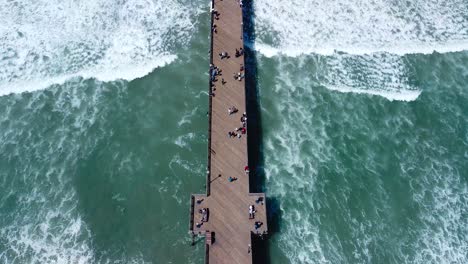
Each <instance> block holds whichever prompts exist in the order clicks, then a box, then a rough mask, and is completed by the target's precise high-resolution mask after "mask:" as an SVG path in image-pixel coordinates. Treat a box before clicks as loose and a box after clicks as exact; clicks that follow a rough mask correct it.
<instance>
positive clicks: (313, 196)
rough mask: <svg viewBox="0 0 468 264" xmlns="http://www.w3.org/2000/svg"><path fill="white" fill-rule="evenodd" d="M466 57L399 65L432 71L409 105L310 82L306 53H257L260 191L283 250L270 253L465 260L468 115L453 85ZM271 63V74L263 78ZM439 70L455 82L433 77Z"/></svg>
mask: <svg viewBox="0 0 468 264" xmlns="http://www.w3.org/2000/svg"><path fill="white" fill-rule="evenodd" d="M346 56H350V57H354V56H351V55H346ZM451 58H459V59H456V60H452V59H451ZM325 59H328V58H325ZM354 59H355V58H353V60H354ZM380 59H382V58H380ZM464 59H466V54H465V55H463V54H460V56H455V55H453V56H452V57H449V56H446V58H444V56H443V55H440V56H439V58H438V60H436V61H437V63H434V64H430V65H429V64H428V65H426V64H417V61H419V60H417V61H411V60H410V61H408V62H406V63H408V64H409V65H417V66H414V67H416V68H418V71H420V72H422V71H428V72H432V74H431V73H429V74H428V75H427V76H426V78H427V79H425V80H424V82H425V83H430V85H429V87H428V91H427V93H428V94H427V96H425V97H424V98H421V99H420V100H417V101H416V102H413V103H411V104H408V103H406V102H398V101H396V102H389V101H387V100H382V99H381V98H378V97H372V96H364V97H360V96H343V95H340V94H337V93H330V92H329V91H326V90H323V89H320V87H319V86H321V84H320V82H318V81H317V79H319V78H320V77H315V76H314V77H310V76H308V75H306V76H304V72H305V71H306V69H308V68H310V67H311V64H316V63H317V61H314V60H313V59H302V60H301V59H297V58H288V57H282V56H280V57H277V58H273V59H266V58H261V59H260V64H261V65H264V64H270V63H271V62H273V63H271V64H272V65H275V67H274V68H270V69H269V71H265V72H262V71H261V70H260V74H259V80H260V81H259V87H260V92H261V102H262V109H263V111H262V124H263V126H264V149H265V150H264V153H265V164H264V168H265V172H266V178H267V181H266V182H267V184H266V185H267V190H266V191H267V193H268V195H269V196H270V197H273V199H275V200H277V201H278V203H279V209H278V211H279V212H280V213H278V215H279V216H278V217H279V218H280V220H279V221H280V223H281V224H282V225H281V228H280V232H279V234H277V235H274V236H273V238H272V239H273V242H272V243H273V244H274V246H273V247H274V248H275V249H277V248H279V250H280V251H281V252H282V254H277V253H276V252H275V251H274V250H273V254H275V255H274V258H276V256H277V255H279V256H284V258H285V259H287V261H285V262H287V263H347V262H351V263H465V262H466V261H467V256H466V248H467V246H468V236H467V234H468V230H467V226H468V222H467V219H466V217H464V215H466V213H464V212H463V211H464V209H465V208H467V206H468V199H467V197H468V196H467V191H468V187H467V186H468V185H467V180H468V178H467V174H466V173H465V170H466V165H465V162H464V159H466V153H465V151H464V149H465V148H466V146H467V144H468V143H467V141H466V137H465V136H464V134H466V131H467V129H468V126H467V124H468V119H467V116H466V115H460V114H461V113H462V112H463V111H465V110H463V109H460V108H461V107H462V108H463V104H464V103H463V102H464V101H466V100H467V99H468V96H467V93H466V90H464V89H463V88H462V86H458V84H457V83H461V82H463V80H465V79H466V72H467V69H468V65H466V64H465V65H463V60H464ZM420 60H421V61H431V60H426V59H425V58H424V56H422V55H421V56H420ZM332 61H334V59H333V58H332ZM432 61H434V60H432ZM327 63H328V62H322V65H327ZM446 65H450V67H447V66H446ZM462 65H463V66H462ZM431 67H432V68H431ZM349 69H356V71H357V72H359V71H360V70H362V69H360V68H359V67H358V65H355V66H353V67H351V66H350V67H349ZM271 72H274V73H277V74H275V75H274V77H273V78H271ZM403 72H404V71H403ZM364 74H365V75H369V77H370V78H372V77H373V75H372V73H368V72H367V73H366V72H365V73H364ZM421 76H422V75H421ZM433 76H434V77H433ZM462 76H465V77H462ZM325 77H326V75H325ZM444 77H445V78H446V79H448V80H454V82H453V83H450V82H447V81H446V80H444V81H440V80H441V78H444ZM420 78H422V77H420ZM272 79H273V81H272ZM455 80H456V81H455ZM327 88H330V87H327ZM374 89H375V88H374ZM345 92H347V91H345ZM352 92H356V91H355V90H353V91H352ZM371 92H373V91H371ZM382 92H385V94H383V95H384V96H385V97H390V96H399V94H397V95H393V94H391V92H392V91H382ZM396 92H400V91H398V89H397V90H396ZM416 92H417V91H416ZM365 93H369V92H368V91H365ZM411 96H413V95H411V94H410V95H404V96H402V97H401V98H397V99H395V100H403V101H407V100H408V99H411ZM408 97H410V98H408ZM428 97H429V98H430V99H428ZM457 100H460V102H459V103H456V101H457ZM426 121H427V122H426ZM457 127H458V129H457ZM455 142H458V143H455ZM274 262H275V263H281V262H280V261H274Z"/></svg>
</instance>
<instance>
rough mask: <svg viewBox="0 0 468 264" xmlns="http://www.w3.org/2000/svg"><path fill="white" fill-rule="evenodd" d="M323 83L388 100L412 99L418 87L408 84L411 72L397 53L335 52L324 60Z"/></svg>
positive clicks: (333, 87) (346, 90)
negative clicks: (325, 70) (360, 53)
mask: <svg viewBox="0 0 468 264" xmlns="http://www.w3.org/2000/svg"><path fill="white" fill-rule="evenodd" d="M326 69H327V73H326V77H325V80H326V82H324V83H323V84H324V85H325V87H327V88H328V89H331V90H336V91H340V92H353V93H365V94H371V95H379V96H382V97H385V98H387V99H388V100H399V101H414V100H416V99H417V98H418V96H419V95H420V94H421V90H420V89H418V88H416V87H413V86H412V85H410V79H409V76H410V74H409V73H408V70H407V67H406V65H405V63H404V61H403V59H402V58H401V57H400V56H397V55H394V54H389V53H373V54H369V55H350V54H335V55H333V56H329V57H327V59H326Z"/></svg>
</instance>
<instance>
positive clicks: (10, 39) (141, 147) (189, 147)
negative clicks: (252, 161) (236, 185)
mask: <svg viewBox="0 0 468 264" xmlns="http://www.w3.org/2000/svg"><path fill="white" fill-rule="evenodd" d="M20 2H21V1H18V2H17V4H16V5H13V6H16V7H15V8H16V9H15V8H14V7H13V6H12V5H11V3H10V2H6V1H1V0H0V7H5V8H0V10H2V11H0V14H2V17H4V18H5V17H6V18H5V19H3V20H0V21H1V22H2V23H0V24H2V25H8V27H7V26H4V27H3V28H2V27H0V36H2V37H3V38H2V39H0V40H1V41H0V43H1V44H0V48H2V50H6V51H7V52H5V53H2V54H6V55H2V57H1V63H0V66H2V70H0V92H1V94H3V96H2V97H0V113H1V115H0V263H202V262H203V241H199V242H198V243H196V245H195V247H191V246H190V242H191V240H190V237H189V235H188V212H189V208H188V207H189V195H190V193H199V192H202V191H203V190H204V179H205V177H204V176H205V168H206V167H205V166H206V149H207V148H206V144H207V116H206V112H207V107H208V104H207V103H208V97H207V96H208V94H207V86H208V74H207V67H208V56H207V55H208V54H207V51H208V46H209V39H208V33H209V16H208V13H207V11H208V6H207V4H206V3H204V2H186V3H182V2H178V1H169V2H167V3H165V4H162V3H160V2H157V1H153V2H143V1H142V2H138V1H130V2H128V3H114V2H108V1H98V4H97V5H96V6H95V5H94V4H93V3H94V2H92V1H91V2H87V1H84V2H83V3H82V4H83V6H81V7H80V6H75V5H74V4H71V3H68V5H62V4H60V3H48V2H44V1H39V2H38V3H37V4H36V5H29V4H28V3H23V2H21V3H20ZM358 2H359V3H360V4H365V5H364V6H362V5H361V7H356V8H357V10H358V11H356V10H354V9H350V10H348V11H347V12H344V11H343V10H341V9H340V8H342V7H343V6H346V3H341V5H340V3H330V4H329V6H327V5H326V4H324V3H322V4H324V5H325V6H320V5H319V3H316V2H315V1H311V2H307V1H298V2H297V3H296V4H295V5H294V6H292V5H291V6H289V4H286V3H283V4H282V5H280V4H277V3H274V2H268V1H260V0H259V1H256V2H255V8H256V12H257V13H258V15H257V16H258V17H256V18H255V19H254V22H255V23H256V24H255V28H254V29H255V33H256V36H257V39H256V40H255V45H256V48H257V50H259V52H257V53H256V57H255V58H254V61H255V62H256V68H257V79H256V86H257V89H258V93H259V104H260V113H259V114H260V117H261V119H259V120H260V121H261V124H260V125H261V132H262V134H261V136H262V137H261V140H260V143H261V146H260V149H261V151H262V153H261V154H262V156H261V159H260V160H261V163H260V164H259V167H258V168H257V169H256V170H255V171H256V172H257V173H258V174H260V175H264V186H262V188H263V189H264V190H265V191H266V192H267V195H268V197H269V199H270V200H271V206H270V212H269V214H270V217H271V219H270V223H271V224H272V225H271V228H272V231H273V232H272V235H271V237H270V239H269V242H268V248H269V255H270V262H271V263H273V264H275V263H278V264H283V263H466V262H468V253H467V252H468V162H467V160H468V90H467V84H468V53H467V52H466V51H463V50H468V47H467V46H466V45H465V43H466V40H467V39H468V37H467V36H468V32H467V31H466V30H467V28H468V18H467V17H466V14H467V13H466V12H464V10H465V9H466V3H465V5H461V4H463V3H464V2H463V1H458V2H457V1H448V2H447V3H446V4H445V5H442V6H439V4H437V3H432V2H427V3H426V2H424V3H422V2H421V3H419V2H417V1H414V2H411V3H410V2H408V3H407V4H406V5H409V6H410V7H411V8H413V9H414V10H413V11H412V12H413V13H417V14H424V15H425V17H426V18H427V19H424V20H422V22H420V23H421V24H420V25H423V26H426V27H428V28H431V27H432V28H431V30H432V31H431V30H428V31H420V30H419V28H418V27H414V28H412V30H411V29H408V30H406V31H400V32H397V33H395V32H396V31H395V32H394V33H393V34H394V35H393V36H394V38H392V37H391V36H390V37H388V36H387V35H385V34H383V33H382V32H386V31H385V30H384V29H386V28H387V27H390V28H392V27H391V26H389V25H390V24H391V23H390V22H388V21H393V22H394V20H393V19H392V15H389V13H391V12H383V11H382V13H379V12H380V11H379V10H381V9H383V10H387V9H386V8H384V7H388V6H392V8H393V6H394V5H390V4H389V3H387V2H386V1H377V2H374V3H367V1H358ZM460 3H461V4H460ZM181 6H186V9H183V8H181ZM357 6H359V5H357ZM396 6H397V7H400V8H396V9H395V10H393V9H392V10H393V11H392V12H396V13H397V14H400V15H401V17H403V18H405V19H409V21H410V22H412V23H413V22H414V23H417V22H416V21H420V20H416V18H417V17H418V16H417V15H414V16H413V15H411V14H412V13H411V12H406V11H405V12H403V11H401V10H403V9H404V8H403V7H404V6H405V4H404V3H400V4H398V5H396ZM6 7H8V8H6ZM55 7H60V8H59V10H56V9H55ZM454 7H458V9H457V8H454ZM295 8H300V9H301V10H302V9H304V10H309V11H308V12H309V13H310V14H312V15H309V16H302V15H299V16H296V19H294V20H291V23H288V24H284V23H279V24H278V23H276V20H278V19H277V18H278V17H279V18H281V16H283V15H285V14H286V15H287V14H288V12H287V11H290V12H296V13H295V14H296V15H297V14H298V12H299V11H298V10H296V9H295ZM320 8H322V9H325V10H330V13H333V11H337V12H335V13H336V14H337V13H339V14H348V15H343V16H341V15H336V16H333V19H334V20H333V19H331V18H330V20H329V23H328V24H321V25H322V28H323V32H326V33H327V34H328V35H320V34H319V35H316V34H318V33H317V32H315V33H316V34H315V35H314V32H312V33H310V34H309V33H307V32H309V31H307V32H305V31H302V29H308V28H309V27H310V28H315V26H312V25H315V23H319V24H320V23H321V22H320V20H319V18H318V17H322V16H319V14H321V15H323V13H320V12H319V13H313V12H315V11H314V10H321V9H320ZM450 8H451V9H450ZM75 9H76V10H82V12H77V13H74V12H71V11H73V10H75ZM3 10H14V11H12V12H6V11H3ZM83 10H84V11H83ZM86 10H87V11H89V13H90V14H92V15H91V16H89V17H88V16H86V15H85V14H87V13H86V12H85V11H86ZM91 10H97V11H96V12H94V11H93V12H91ZM107 10H110V11H107ZM359 10H364V11H365V13H366V14H368V15H369V16H370V17H378V18H380V19H381V20H377V21H374V26H373V27H368V23H367V22H366V21H367V20H366V19H370V18H369V17H368V16H364V17H363V21H364V22H362V23H359V22H356V21H355V18H356V17H355V16H356V14H358V15H357V16H358V17H359V12H360V11H359ZM405 10H406V9H405ZM438 10H441V11H440V12H439V11H438ZM446 10H453V12H446ZM338 11H340V12H338ZM342 11H343V12H342ZM28 12H29V13H28ZM50 12H56V14H57V16H58V18H57V19H50V17H49V16H48V14H50ZM148 12H149V14H151V15H152V16H151V17H152V19H153V20H152V19H149V18H146V19H142V20H141V21H140V20H139V19H138V20H136V21H134V20H132V19H131V18H133V17H137V18H142V17H147V16H146V15H148ZM317 12H318V11H317ZM327 12H328V11H327ZM372 12H373V13H372ZM398 12H400V13H398ZM418 12H420V13H418ZM95 13H96V14H97V15H96V16H93V15H94V14H95ZM327 14H328V13H327ZM408 14H409V15H408ZM81 15H83V16H84V18H82V19H83V21H81V20H78V21H74V20H73V19H78V18H80V19H81ZM30 17H32V18H34V19H31V20H29V18H30ZM65 17H69V19H68V20H67V19H65ZM97 17H99V19H98V18H97ZM103 17H104V18H103ZM291 17H294V16H291ZM306 17H309V18H314V17H317V18H315V19H316V20H317V21H316V20H314V19H312V20H307V19H305V18H306ZM361 17H362V15H361ZM434 17H443V18H445V20H444V21H445V25H446V27H445V28H443V27H441V26H440V25H438V24H437V25H436V24H433V21H436V19H435V18H434ZM13 18H14V19H13ZM62 18H63V19H64V20H63V21H62V20H61V19H62ZM72 18H73V19H72ZM108 18H113V19H110V20H107V19H108ZM114 18H115V19H114ZM364 18H365V19H364ZM431 18H434V19H431ZM56 20H57V21H56ZM90 21H91V22H90ZM174 21H178V22H177V23H175V24H173V22H174ZM359 21H360V20H359ZM454 21H455V22H456V23H455V22H454ZM457 21H458V22H457ZM387 22H388V23H387ZM31 23H32V24H31ZM35 23H37V24H39V25H41V26H44V27H45V28H46V29H48V31H50V32H55V31H54V30H55V28H58V29H60V30H62V31H65V32H66V33H67V34H66V36H67V38H65V39H64V38H62V39H59V40H56V39H55V38H54V37H53V36H54V34H52V33H51V34H50V35H47V34H46V33H47V32H48V31H47V30H45V31H43V32H42V34H41V36H39V35H35V34H36V33H35V32H33V31H28V30H30V29H31V28H30V27H29V26H31V25H34V24H35ZM63 23H64V24H65V26H63V27H62V26H61V25H62V24H63ZM340 23H341V24H340ZM389 23H390V24H389ZM434 23H435V22H434ZM338 24H340V25H346V26H338ZM456 24H458V25H461V27H459V26H456ZM391 25H393V24H391ZM396 25H397V26H395V27H399V26H400V24H398V23H397V24H396ZM463 25H467V27H463ZM142 26H143V27H142ZM11 28H12V29H14V30H12V31H10V29H11ZM141 28H144V29H142V30H141V31H140V29H141ZM350 28H354V29H355V31H352V32H351V31H349V30H351V29H350ZM267 29H268V30H267ZM392 29H393V28H392ZM417 29H418V30H417ZM60 30H59V31H60ZM99 30H102V31H99ZM372 30H375V31H372ZM13 31H14V32H13ZM89 32H98V33H99V34H98V33H96V34H95V35H96V36H94V35H92V37H89V39H88V38H85V36H88V35H89V34H88V33H89ZM108 32H110V33H108ZM121 32H132V36H134V37H133V38H131V39H126V38H122V37H121ZM142 32H143V33H145V34H143V33H142ZM323 32H322V33H323ZM337 32H338V33H337ZM340 32H346V33H347V34H341V33H340ZM365 32H372V33H375V34H373V35H372V36H377V37H375V38H374V37H369V35H367V34H365ZM427 32H429V33H427ZM111 33H112V34H111ZM377 33H378V34H377ZM57 34H58V33H57ZM140 34H143V35H140ZM298 34H299V35H300V34H302V39H303V41H302V42H301V41H299V40H300V39H301V38H299V37H298ZM324 34H325V33H324ZM21 35H23V36H21ZM124 35H125V34H124ZM18 36H20V37H18ZM349 36H353V37H349ZM23 37H25V38H29V39H26V40H24V42H22V41H23V40H21V38H23ZM42 37H43V38H44V39H41V38H42ZM62 37H65V36H62ZM68 37H70V38H69V39H68ZM47 38H50V41H47ZM114 38H115V39H114ZM335 38H340V39H342V42H341V44H343V45H345V44H346V46H347V47H350V48H349V50H350V51H347V52H348V53H345V52H340V51H338V52H331V53H330V52H328V51H327V52H324V51H323V50H321V49H320V48H317V47H316V46H315V45H319V46H321V47H322V46H323V48H325V49H333V48H335V49H338V50H340V49H339V48H340V47H341V46H340V45H335V43H334V42H333V41H331V40H330V39H335ZM35 39H38V43H35V42H33V43H34V48H31V47H28V46H27V45H26V44H25V43H29V42H31V41H33V40H35ZM95 39H97V40H96V41H95ZM108 39H111V40H112V41H110V42H109V43H108V42H107V41H108ZM122 39H123V40H122ZM148 39H150V40H151V41H149V42H150V43H149V44H148V43H147V40H148ZM312 39H317V42H313V41H312ZM319 40H320V41H319ZM41 41H42V42H41ZM392 41H393V42H392ZM399 41H400V42H401V43H409V42H410V43H412V44H414V47H416V48H414V47H411V48H414V49H416V50H417V48H418V47H419V48H420V51H421V52H416V53H417V54H406V52H404V51H402V50H404V48H405V45H404V44H401V43H400V42H399ZM444 41H445V42H444ZM455 41H459V43H458V46H457V48H453V47H455V46H456V45H455V44H454V42H455ZM62 42H63V43H62ZM382 42H385V43H387V44H388V43H390V44H392V45H390V46H392V49H388V51H385V50H383V51H382V50H375V52H373V53H371V54H367V53H365V52H364V53H362V52H357V53H353V51H356V49H358V48H359V47H362V48H361V49H373V48H375V47H376V46H379V45H383V44H382ZM436 42H437V43H436ZM40 43H42V44H40ZM44 43H45V44H44ZM76 43H78V44H76ZM317 43H318V44H317ZM421 43H423V44H425V45H422V44H421ZM431 43H433V44H431ZM75 44H76V45H75ZM364 44H365V45H364ZM436 44H437V45H436ZM25 45H26V46H25ZM62 45H63V46H62ZM146 45H148V46H146ZM420 45H422V46H423V47H420ZM37 47H39V48H37ZM64 47H66V48H68V50H70V52H69V53H67V52H65V53H62V52H63V49H64ZM369 47H371V48H369ZM431 47H433V49H439V48H440V49H441V50H442V51H444V52H445V51H446V50H444V49H451V48H453V49H454V51H455V50H456V51H455V52H445V53H437V52H435V53H431V52H429V53H427V49H431ZM460 47H461V48H460ZM36 48H37V49H36ZM342 50H345V48H343V49H342ZM459 50H461V51H459ZM293 51H295V52H296V53H297V51H299V52H300V53H301V54H302V55H300V56H298V55H297V54H296V53H295V52H293ZM431 51H432V50H431ZM25 53H27V55H24V56H23V55H22V54H25ZM400 53H405V54H406V55H403V54H400ZM70 54H71V55H70ZM122 54H132V55H131V56H130V57H128V58H127V57H125V56H124V55H122ZM36 55H37V57H36ZM174 55H177V58H176V59H173V57H171V56H174ZM61 56H65V58H66V59H64V60H59V59H57V58H59V57H61ZM122 56H123V57H122ZM46 57H47V58H46ZM109 58H114V59H115V58H117V59H115V60H114V59H109ZM127 59H128V60H130V61H131V63H130V64H126V62H127ZM77 61H79V63H78V62H77ZM148 61H150V62H151V63H149V62H148ZM161 61H163V62H167V61H171V62H170V63H169V64H167V65H165V66H161V67H159V68H156V69H154V70H153V71H152V72H150V73H148V74H146V73H145V71H146V70H147V68H148V67H149V68H150V69H152V68H153V67H154V66H155V65H160V64H161V65H162V64H164V63H162V62H161ZM153 62H154V64H153ZM117 63H122V64H124V65H125V67H123V68H122V69H114V68H112V67H111V72H113V76H114V75H116V76H114V77H115V78H110V77H109V73H103V72H102V71H99V69H101V68H106V67H110V66H109V65H114V64H117ZM12 65H13V66H12ZM251 66H252V65H251ZM137 68H138V69H141V72H139V71H140V70H135V69H137ZM251 70H252V69H251ZM95 71H96V72H97V73H94V72H95ZM129 72H131V74H130V73H129ZM123 73H125V74H123ZM139 73H140V74H139ZM141 73H143V74H141ZM121 74H123V75H125V76H127V77H128V75H131V76H133V77H128V78H127V77H122V76H120V77H119V75H121ZM64 76H71V77H70V78H65V79H67V81H65V82H60V81H59V80H61V79H62V78H64ZM80 76H81V77H80ZM135 76H137V77H140V76H142V77H141V78H136V79H135ZM92 77H96V78H97V79H96V78H92ZM107 78H110V79H118V78H123V79H129V80H131V81H127V80H113V81H110V80H108V79H107ZM38 79H41V80H42V81H44V80H45V81H44V82H38V81H37V80H38ZM49 81H50V82H52V83H56V82H58V83H62V84H54V85H46V86H45V87H44V83H48V82H49ZM26 84H27V85H26ZM38 88H46V89H43V90H37V89H38ZM11 92H15V93H11ZM19 92H22V93H19Z"/></svg>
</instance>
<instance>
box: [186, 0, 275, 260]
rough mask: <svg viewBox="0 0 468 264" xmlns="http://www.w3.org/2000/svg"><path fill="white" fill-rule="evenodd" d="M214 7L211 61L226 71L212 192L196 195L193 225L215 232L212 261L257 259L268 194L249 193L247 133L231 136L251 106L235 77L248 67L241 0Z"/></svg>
mask: <svg viewBox="0 0 468 264" xmlns="http://www.w3.org/2000/svg"><path fill="white" fill-rule="evenodd" d="M214 9H215V10H216V11H217V12H219V19H213V21H214V23H215V24H216V25H217V33H212V41H213V45H212V50H211V53H212V63H213V64H214V65H215V66H217V67H219V68H220V69H221V70H222V75H220V76H217V81H216V82H213V83H212V85H213V88H214V89H213V91H212V92H214V94H215V96H213V97H211V108H210V120H211V126H210V127H211V131H210V149H211V150H212V151H210V154H209V164H210V171H209V173H210V176H211V181H210V182H208V183H207V185H209V187H210V194H209V195H207V196H203V195H195V196H194V198H195V200H196V199H197V198H203V199H204V200H203V202H201V203H200V204H199V203H196V202H194V203H191V206H192V207H193V208H191V212H192V215H191V219H193V221H192V222H193V223H192V224H193V226H191V229H192V230H193V233H194V234H201V235H204V234H206V232H205V231H206V230H209V231H210V232H213V237H212V241H213V243H212V244H211V245H209V246H208V247H207V248H208V251H209V252H208V258H209V259H208V261H209V263H219V264H221V263H239V264H245V263H247V264H249V263H252V255H251V254H252V253H251V252H250V253H249V252H248V247H249V245H250V244H251V243H252V241H251V234H252V233H254V234H255V233H259V234H262V233H266V232H267V231H268V227H267V220H266V201H265V195H264V194H262V193H260V194H251V193H249V191H250V188H249V176H250V175H249V174H246V173H245V171H244V167H245V166H246V165H247V164H248V160H247V151H248V150H247V134H242V135H241V138H229V137H228V135H227V134H228V132H229V131H233V130H235V128H238V127H241V126H242V123H241V121H240V118H241V116H242V114H243V113H244V112H245V109H246V105H245V102H246V97H245V96H246V94H245V92H246V91H245V81H244V79H242V80H241V81H238V80H235V79H234V78H233V75H234V74H235V73H238V72H240V67H241V66H244V56H240V57H235V50H236V49H239V48H241V47H243V40H242V36H241V34H242V10H241V8H240V7H239V2H238V1H236V0H215V1H214ZM223 51H226V52H228V53H229V56H230V58H224V59H221V58H220V56H219V55H218V54H219V53H221V52H223ZM243 73H244V74H245V69H244V71H243ZM223 78H224V81H225V82H226V83H225V84H224V85H223V84H222V79H223ZM231 106H234V107H236V108H237V109H238V110H239V112H238V113H236V114H233V115H229V114H228V111H227V110H228V108H229V107H231ZM247 133H249V131H248V130H247ZM219 174H221V177H218V175H219ZM228 177H236V178H237V180H235V181H233V182H229V181H228ZM258 197H262V198H263V204H257V203H256V202H255V201H256V200H257V199H258ZM250 205H254V206H255V209H256V213H255V219H249V206H250ZM203 208H208V210H209V218H208V221H207V222H204V223H203V225H202V226H201V227H199V228H198V227H196V226H195V225H196V223H201V219H202V217H203V216H202V214H200V213H199V210H201V209H203ZM256 221H260V222H262V223H263V225H262V226H261V227H260V228H258V229H255V225H254V224H255V222H256Z"/></svg>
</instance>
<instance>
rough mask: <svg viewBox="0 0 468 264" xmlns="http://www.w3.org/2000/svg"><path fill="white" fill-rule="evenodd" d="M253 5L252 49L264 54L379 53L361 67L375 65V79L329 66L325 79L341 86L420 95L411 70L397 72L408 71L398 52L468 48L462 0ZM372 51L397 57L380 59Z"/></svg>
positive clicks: (363, 56)
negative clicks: (410, 78)
mask: <svg viewBox="0 0 468 264" xmlns="http://www.w3.org/2000/svg"><path fill="white" fill-rule="evenodd" d="M254 5H255V6H254V7H255V14H256V20H255V25H256V34H257V35H256V43H255V47H254V48H255V49H256V50H257V51H259V52H260V53H261V54H263V55H264V56H266V57H273V56H288V57H299V56H303V55H310V54H320V55H324V56H327V57H336V59H335V60H340V59H341V57H342V54H343V53H345V54H347V55H348V60H349V57H351V56H353V55H355V56H357V57H358V59H359V60H361V61H364V60H365V61H372V60H374V62H373V63H372V64H367V66H368V68H366V67H361V70H363V71H364V72H369V71H370V72H372V76H371V77H372V78H373V81H367V83H366V82H362V81H356V79H353V77H356V76H353V75H351V76H348V75H347V73H350V68H352V67H349V66H347V65H335V66H333V67H331V68H330V69H329V70H330V73H331V74H332V75H333V78H329V81H332V82H327V83H323V85H324V86H325V87H327V88H330V89H333V90H338V91H342V92H354V93H361V94H362V93H365V94H372V95H380V96H383V97H385V98H387V99H389V100H404V101H412V100H416V99H417V98H418V96H419V94H420V93H421V90H422V87H412V85H410V84H409V83H408V82H407V80H406V77H404V78H403V79H397V78H398V77H399V76H401V74H402V73H404V72H405V71H406V70H405V69H404V67H403V68H402V67H401V65H402V63H401V61H399V59H398V57H400V56H401V55H405V54H413V53H422V54H428V53H432V52H441V53H443V52H457V51H462V50H468V17H467V16H466V14H468V6H467V5H466V3H465V1H463V0H447V1H436V0H431V1H400V2H398V1H397V2H395V1H390V0H357V1H347V0H338V1H319V0H298V1H294V3H284V2H281V1H268V0H258V1H255V4H254ZM375 54H394V55H393V56H394V57H395V58H393V59H392V61H391V60H388V59H387V60H385V61H382V60H380V58H377V60H375V59H376V56H375ZM379 56H380V55H379ZM387 57H390V55H389V56H387ZM379 62H383V63H384V64H382V65H379V64H378V63H379ZM389 69H393V71H391V72H390V71H388V70H389ZM395 78H396V79H395ZM387 81H390V83H388V82H387Z"/></svg>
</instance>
